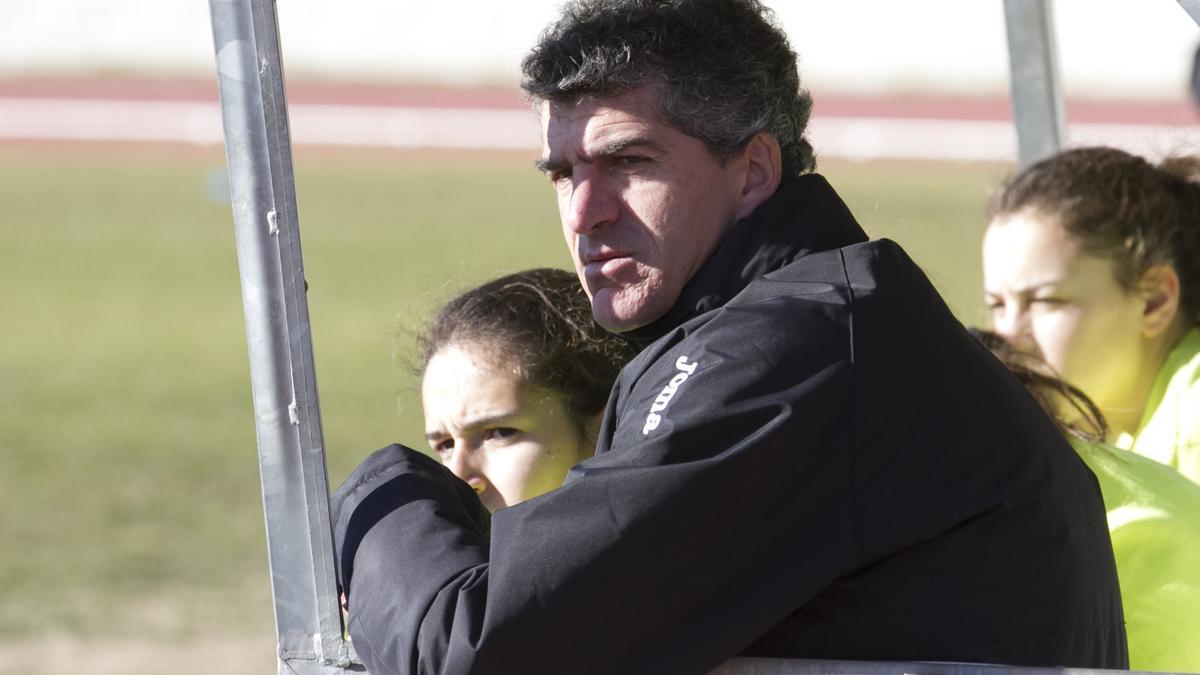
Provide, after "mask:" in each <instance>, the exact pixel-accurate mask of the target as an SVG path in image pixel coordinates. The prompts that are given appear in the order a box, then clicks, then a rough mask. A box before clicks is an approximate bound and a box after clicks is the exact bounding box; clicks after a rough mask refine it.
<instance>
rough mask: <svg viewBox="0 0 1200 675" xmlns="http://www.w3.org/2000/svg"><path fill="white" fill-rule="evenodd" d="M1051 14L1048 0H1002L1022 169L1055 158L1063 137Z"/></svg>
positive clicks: (1056, 56)
mask: <svg viewBox="0 0 1200 675" xmlns="http://www.w3.org/2000/svg"><path fill="white" fill-rule="evenodd" d="M1052 9H1053V8H1052V6H1051V0H1004V19H1005V24H1006V25H1007V27H1008V62H1009V66H1010V68H1011V72H1012V82H1011V85H1012V107H1013V119H1014V121H1015V122H1016V127H1017V147H1018V164H1019V165H1020V166H1021V168H1024V167H1027V166H1029V165H1030V164H1033V163H1034V162H1036V161H1038V160H1040V159H1043V158H1045V157H1049V156H1050V155H1053V154H1054V153H1056V152H1058V151H1059V149H1061V148H1062V147H1063V145H1064V144H1065V141H1066V137H1067V131H1066V115H1065V113H1064V110H1065V108H1066V106H1065V104H1064V102H1063V94H1062V87H1061V85H1060V84H1059V76H1058V51H1057V47H1056V45H1055V41H1054V22H1053V11H1052Z"/></svg>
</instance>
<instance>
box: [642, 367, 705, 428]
mask: <svg viewBox="0 0 1200 675" xmlns="http://www.w3.org/2000/svg"><path fill="white" fill-rule="evenodd" d="M698 365H700V362H699V361H694V362H692V363H688V362H687V356H681V357H679V358H678V359H676V360H675V369H676V370H678V371H679V372H678V373H675V377H672V378H671V381H670V382H668V383H667V386H665V387H663V390H662V391H661V392H659V394H658V396H657V397H655V399H654V403H653V404H651V406H650V414H649V415H647V416H646V425H645V426H643V427H642V435H643V436H648V435H650V432H651V431H654V430H655V429H657V428H658V425H659V423H660V422H662V415H659V413H660V412H662V411H663V410H666V408H667V404H668V403H670V402H671V399H672V398H674V397H675V392H676V391H678V390H679V385H681V384H683V383H684V382H686V381H687V379H688V377H689V376H690V375H691V374H692V373H694V372H696V366H698Z"/></svg>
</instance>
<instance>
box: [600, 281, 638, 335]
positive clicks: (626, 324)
mask: <svg viewBox="0 0 1200 675" xmlns="http://www.w3.org/2000/svg"><path fill="white" fill-rule="evenodd" d="M592 316H593V317H594V318H595V319H596V323H598V324H600V325H601V326H602V327H603V328H604V330H607V331H609V332H610V333H624V332H626V331H631V330H633V329H635V328H638V327H641V326H644V325H646V324H647V323H649V322H648V321H639V320H638V317H637V315H636V313H635V312H632V311H630V308H628V307H622V306H621V302H620V298H619V297H618V294H617V293H614V292H613V291H612V289H608V288H602V289H600V290H598V291H596V293H595V294H594V295H592Z"/></svg>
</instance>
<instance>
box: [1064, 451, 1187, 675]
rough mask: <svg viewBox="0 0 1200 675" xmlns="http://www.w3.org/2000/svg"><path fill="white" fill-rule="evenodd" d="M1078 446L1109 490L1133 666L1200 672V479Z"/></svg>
mask: <svg viewBox="0 0 1200 675" xmlns="http://www.w3.org/2000/svg"><path fill="white" fill-rule="evenodd" d="M1072 444H1073V445H1074V446H1075V450H1076V451H1077V452H1078V453H1079V456H1080V457H1082V458H1083V460H1084V462H1085V463H1087V465H1088V466H1089V467H1090V468H1091V469H1092V472H1093V473H1095V474H1096V478H1097V479H1098V480H1099V482H1100V491H1101V493H1103V495H1104V506H1105V510H1106V511H1107V512H1108V529H1109V533H1110V535H1111V537H1112V544H1113V553H1114V554H1115V557H1116V560H1117V577H1118V579H1119V580H1120V583H1121V602H1122V604H1123V605H1124V606H1125V630H1126V633H1127V634H1128V637H1129V665H1130V668H1132V669H1134V670H1167V671H1182V672H1193V673H1196V672H1200V485H1196V484H1195V483H1192V482H1191V481H1189V480H1187V479H1185V478H1184V477H1182V476H1180V475H1179V474H1178V473H1176V472H1175V471H1174V470H1172V469H1171V468H1169V467H1167V466H1164V465H1162V464H1160V463H1158V462H1155V461H1152V460H1149V459H1146V458H1145V457H1141V456H1138V455H1136V454H1134V453H1132V452H1129V451H1127V450H1121V449H1118V448H1114V447H1111V446H1106V445H1097V444H1088V443H1083V442H1079V441H1072Z"/></svg>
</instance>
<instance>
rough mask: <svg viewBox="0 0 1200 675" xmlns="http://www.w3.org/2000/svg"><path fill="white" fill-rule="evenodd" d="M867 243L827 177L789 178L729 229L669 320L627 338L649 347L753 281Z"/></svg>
mask: <svg viewBox="0 0 1200 675" xmlns="http://www.w3.org/2000/svg"><path fill="white" fill-rule="evenodd" d="M866 240H867V235H866V233H865V232H863V229H862V228H861V227H859V225H858V223H857V222H856V221H855V220H854V216H853V215H852V214H851V213H850V209H849V208H847V207H846V204H845V203H844V202H843V201H842V199H841V197H838V195H837V193H836V192H834V190H833V187H831V186H830V185H829V182H828V181H826V180H825V178H824V177H822V176H820V175H818V174H807V175H804V176H798V177H794V178H786V179H784V181H783V182H782V183H781V184H780V186H779V189H778V190H777V191H776V192H775V194H773V195H771V197H770V198H769V199H767V201H766V202H763V204H762V206H759V207H758V209H756V210H755V211H754V213H752V214H750V215H749V216H747V217H746V218H743V219H742V220H739V221H737V222H736V223H734V224H733V226H732V227H730V228H729V231H728V232H726V233H725V235H724V237H722V239H721V242H720V243H719V244H718V245H717V250H716V251H714V252H713V255H712V257H711V258H709V259H708V262H706V263H704V265H703V266H702V267H701V268H700V270H699V271H698V272H696V275H695V276H694V277H692V280H691V281H689V282H688V283H687V285H686V286H684V288H683V291H682V292H680V294H679V299H678V300H677V301H676V302H675V305H674V306H673V307H672V308H671V309H670V310H668V311H667V313H666V314H664V315H663V316H662V317H660V318H659V319H658V320H656V321H654V322H653V323H650V324H648V325H645V326H642V327H641V328H636V329H634V330H632V331H629V332H627V333H624V335H625V336H626V337H627V338H630V339H631V340H633V341H634V342H635V343H637V344H639V345H640V346H645V345H647V344H649V343H651V342H653V341H654V340H657V339H658V338H660V337H662V336H663V335H666V334H667V333H668V332H670V331H671V330H673V329H674V328H675V327H676V326H678V325H680V324H682V323H683V322H685V321H687V320H688V319H690V318H692V317H694V316H697V315H700V314H703V313H704V312H707V311H709V310H712V309H716V308H717V307H721V306H722V305H724V304H725V303H727V302H729V301H730V300H731V299H732V298H733V296H735V295H737V294H738V293H740V292H741V291H742V289H743V288H745V287H746V286H747V285H749V284H750V282H751V281H754V280H755V279H757V278H759V277H761V276H763V275H764V274H767V273H768V272H773V271H775V270H777V269H779V268H781V267H783V266H784V265H787V264H788V263H790V262H792V261H793V260H796V259H797V258H800V257H802V256H804V255H807V254H809V253H815V252H817V251H825V250H829V249H833V248H841V247H842V246H849V245H850V244H856V243H859V242H864V241H866Z"/></svg>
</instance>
